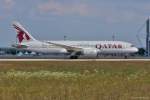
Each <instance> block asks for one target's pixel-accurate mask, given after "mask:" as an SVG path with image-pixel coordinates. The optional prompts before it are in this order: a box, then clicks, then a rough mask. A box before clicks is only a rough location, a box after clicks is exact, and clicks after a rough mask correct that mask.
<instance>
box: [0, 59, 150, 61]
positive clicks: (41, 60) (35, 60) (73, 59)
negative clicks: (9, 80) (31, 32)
mask: <svg viewBox="0 0 150 100" xmlns="http://www.w3.org/2000/svg"><path fill="white" fill-rule="evenodd" d="M7 61H14V62H17V61H35V62H36V61H37V62H38V61H58V62H61V61H64V62H75V61H76V62H78V61H82V62H84V61H105V62H107V61H111V62H120V61H121V62H126V61H131V62H132V61H138V62H139V61H150V59H0V62H7Z"/></svg>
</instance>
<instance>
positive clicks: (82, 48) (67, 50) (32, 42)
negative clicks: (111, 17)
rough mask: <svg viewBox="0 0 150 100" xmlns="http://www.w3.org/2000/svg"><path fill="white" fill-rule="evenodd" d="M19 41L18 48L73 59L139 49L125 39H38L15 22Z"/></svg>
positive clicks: (125, 52) (132, 51)
mask: <svg viewBox="0 0 150 100" xmlns="http://www.w3.org/2000/svg"><path fill="white" fill-rule="evenodd" d="M12 25H13V28H15V30H16V32H17V36H16V37H17V39H18V43H15V44H13V45H12V47H15V48H17V49H21V50H26V51H30V52H37V53H42V54H65V55H68V56H69V57H70V58H71V59H77V58H79V57H80V56H90V57H98V56H99V55H100V54H125V55H129V54H134V53H136V52H138V49H137V48H136V47H135V46H134V45H133V44H131V43H129V42H124V41H69V40H66V41H39V40H36V39H35V38H34V37H33V36H32V35H31V34H30V33H29V32H28V31H27V30H26V29H25V28H24V27H23V26H22V25H21V24H20V23H19V22H13V24H12Z"/></svg>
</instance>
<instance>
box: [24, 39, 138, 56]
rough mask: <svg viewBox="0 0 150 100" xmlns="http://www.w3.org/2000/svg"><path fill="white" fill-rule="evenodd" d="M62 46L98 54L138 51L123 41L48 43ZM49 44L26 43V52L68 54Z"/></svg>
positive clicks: (39, 42)
mask: <svg viewBox="0 0 150 100" xmlns="http://www.w3.org/2000/svg"><path fill="white" fill-rule="evenodd" d="M47 42H52V43H57V44H61V45H67V46H72V47H78V48H83V50H95V51H97V53H98V54H101V53H102V54H103V53H106V54H115V53H117V54H118V53H121V54H128V53H129V54H130V53H135V52H137V51H138V49H137V48H136V47H134V46H133V45H132V44H131V43H128V42H122V41H47ZM47 42H41V41H31V42H24V43H22V45H26V46H27V48H24V49H25V50H29V51H34V52H40V53H58V54H59V53H64V54H65V53H68V51H67V50H66V49H65V48H62V47H58V46H54V45H52V44H49V43H47Z"/></svg>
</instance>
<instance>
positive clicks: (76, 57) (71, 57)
mask: <svg viewBox="0 0 150 100" xmlns="http://www.w3.org/2000/svg"><path fill="white" fill-rule="evenodd" d="M70 59H78V56H70Z"/></svg>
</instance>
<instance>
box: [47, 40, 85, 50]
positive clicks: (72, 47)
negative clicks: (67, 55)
mask: <svg viewBox="0 0 150 100" xmlns="http://www.w3.org/2000/svg"><path fill="white" fill-rule="evenodd" d="M46 43H49V44H53V45H55V46H58V47H62V48H65V49H66V50H67V51H68V52H80V51H82V50H83V49H82V48H80V47H74V46H69V45H63V44H58V43H53V42H46Z"/></svg>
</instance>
